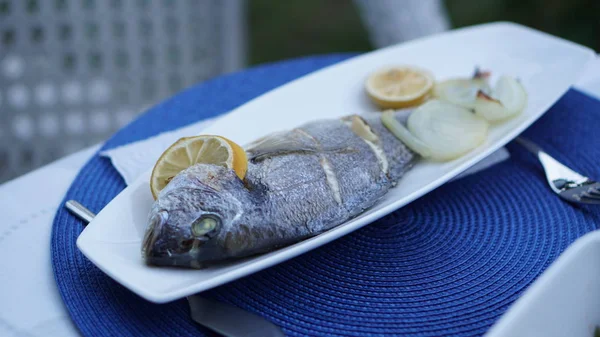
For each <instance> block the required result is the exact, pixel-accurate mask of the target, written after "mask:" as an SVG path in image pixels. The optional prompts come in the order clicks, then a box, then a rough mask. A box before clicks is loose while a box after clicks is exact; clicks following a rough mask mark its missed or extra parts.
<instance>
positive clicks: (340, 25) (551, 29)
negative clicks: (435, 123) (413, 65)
mask: <svg viewBox="0 0 600 337" xmlns="http://www.w3.org/2000/svg"><path fill="white" fill-rule="evenodd" d="M371 1H378V0H371ZM397 1H403V0H397ZM422 1H429V0H422ZM445 5H446V8H447V10H448V14H449V16H450V20H451V23H452V26H453V27H464V26H470V25H475V24H479V23H485V22H491V21H514V22H518V23H520V24H523V25H526V26H529V27H532V28H536V29H539V30H542V31H545V32H548V33H551V34H554V35H558V36H561V37H563V38H566V39H569V40H572V41H575V42H577V43H580V44H583V45H586V46H588V47H590V48H592V49H594V50H596V51H599V50H600V0H479V1H478V0H446V1H445ZM248 12H249V14H248V15H249V17H248V20H249V22H248V24H249V60H248V62H249V63H250V64H257V63H264V62H270V61H276V60H282V59H287V58H292V57H297V56H302V55H312V54H323V53H333V52H347V51H368V50H371V49H372V46H371V44H370V43H369V39H368V35H367V32H366V31H365V28H364V27H363V25H362V22H361V20H360V17H359V14H358V12H357V8H356V7H355V5H354V3H353V2H352V0H249V1H248Z"/></svg>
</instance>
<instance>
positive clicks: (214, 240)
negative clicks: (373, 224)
mask: <svg viewBox="0 0 600 337" xmlns="http://www.w3.org/2000/svg"><path fill="white" fill-rule="evenodd" d="M361 118H363V120H364V122H365V123H366V124H367V125H368V126H369V127H370V129H371V131H372V132H373V134H375V136H376V137H375V139H369V140H367V139H365V138H363V137H361V136H359V135H357V134H356V133H355V132H354V131H353V130H352V129H351V128H350V127H349V124H348V120H347V119H337V120H322V121H315V122H312V123H308V124H305V125H303V126H300V127H299V128H297V129H293V130H291V131H287V132H279V133H275V134H272V135H269V136H266V137H263V138H261V139H259V140H257V141H256V142H254V143H252V144H250V145H249V146H247V147H246V152H247V154H248V158H249V163H248V171H247V173H246V178H245V181H244V182H242V181H241V180H240V179H239V178H237V176H236V175H235V173H234V172H233V171H232V170H229V169H226V168H224V167H219V166H214V165H206V164H198V165H194V166H192V167H190V168H188V169H186V170H184V171H182V172H181V173H180V174H178V175H177V176H176V177H175V178H174V179H173V180H172V181H171V182H170V183H169V184H168V185H167V187H165V189H164V190H163V191H162V192H161V193H160V195H159V198H158V200H157V201H156V202H155V204H154V206H153V208H152V211H151V213H150V217H149V227H148V230H147V233H146V237H145V239H144V244H143V249H142V252H143V255H144V258H145V260H146V262H147V263H148V264H153V265H171V266H185V267H192V268H203V267H205V266H207V265H210V264H212V263H216V262H219V261H223V260H227V259H231V258H239V257H244V256H250V255H255V254H258V253H263V252H267V251H270V250H273V249H277V248H280V247H283V246H287V245H290V244H293V243H295V242H298V241H301V240H304V239H306V238H309V237H311V236H315V235H318V234H320V233H322V232H324V231H327V230H329V229H331V228H333V227H335V226H337V225H339V224H342V223H344V222H345V221H347V220H348V219H350V218H352V217H354V216H356V215H358V214H360V213H362V212H364V211H365V210H366V209H368V208H369V207H371V206H373V205H374V204H375V203H376V202H377V201H378V200H379V199H381V198H382V197H383V196H384V195H385V194H386V193H387V192H388V191H389V189H390V188H391V187H392V186H393V185H394V184H395V183H396V182H397V180H398V179H400V178H401V177H402V175H403V174H404V173H405V172H406V171H407V170H409V169H410V167H411V166H412V164H413V161H414V159H415V154H414V153H413V152H412V151H410V150H409V149H408V148H407V147H406V146H405V145H404V144H403V143H401V142H400V141H399V140H398V139H397V138H396V137H395V136H393V134H391V133H390V132H389V131H387V129H386V128H385V126H383V124H382V123H381V121H380V118H379V116H378V115H375V114H373V115H367V116H364V117H361ZM399 118H401V117H400V115H399ZM207 218H210V219H212V220H210V221H208V220H206V219H207ZM204 223H210V224H213V223H216V224H217V225H215V228H212V229H211V230H210V231H209V232H207V233H204V230H201V231H200V233H198V230H196V231H194V230H192V228H199V227H202V226H204V225H202V224H204ZM202 228H203V227H202ZM199 234H201V235H199Z"/></svg>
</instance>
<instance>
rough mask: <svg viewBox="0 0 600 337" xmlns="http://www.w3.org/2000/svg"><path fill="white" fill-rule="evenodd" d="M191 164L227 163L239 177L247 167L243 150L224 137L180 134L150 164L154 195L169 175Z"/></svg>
mask: <svg viewBox="0 0 600 337" xmlns="http://www.w3.org/2000/svg"><path fill="white" fill-rule="evenodd" d="M195 164H214V165H221V166H224V167H227V168H229V169H232V170H233V171H234V172H235V174H236V175H237V176H238V177H239V178H240V179H242V180H243V179H244V177H245V176H246V171H247V170H248V159H247V158H246V151H244V149H243V148H242V147H241V146H239V145H238V144H236V143H234V142H233V141H231V140H229V139H227V138H225V137H221V136H206V135H202V136H194V137H185V138H180V139H179V140H178V141H176V142H175V143H174V144H173V145H171V146H170V147H169V148H168V149H166V150H165V152H163V154H162V155H161V156H160V158H158V161H157V162H156V164H155V165H154V169H153V170H152V176H151V177H150V190H151V191H152V196H153V197H154V199H156V198H157V197H158V194H159V193H160V191H161V190H162V189H163V188H165V186H167V184H168V183H169V182H170V181H171V179H173V177H175V176H176V175H177V174H178V173H179V172H181V171H183V170H185V169H187V168H188V167H190V166H192V165H195Z"/></svg>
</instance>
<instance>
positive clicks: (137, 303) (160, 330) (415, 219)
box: [52, 55, 600, 336]
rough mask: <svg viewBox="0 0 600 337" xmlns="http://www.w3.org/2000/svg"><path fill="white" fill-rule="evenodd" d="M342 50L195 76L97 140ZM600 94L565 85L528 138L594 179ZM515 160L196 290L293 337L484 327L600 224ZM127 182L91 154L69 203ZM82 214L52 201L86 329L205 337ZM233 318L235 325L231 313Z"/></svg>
mask: <svg viewBox="0 0 600 337" xmlns="http://www.w3.org/2000/svg"><path fill="white" fill-rule="evenodd" d="M348 57H350V55H330V56H321V57H311V58H302V59H296V60H292V61H287V62H281V63H275V64H269V65H265V66H261V67H256V68H252V69H249V70H246V71H243V72H239V73H234V74H230V75H226V76H222V77H219V78H216V79H213V80H211V81H207V82H204V83H202V84H199V85H197V86H195V87H193V88H190V89H189V90H187V91H185V92H183V93H181V94H179V95H177V96H175V97H173V98H171V99H170V100H168V101H166V102H164V103H162V104H160V105H158V106H156V107H155V108H153V109H151V110H150V111H148V112H147V113H145V114H144V115H142V116H141V117H140V118H139V119H137V120H136V121H135V122H133V123H131V124H130V125H129V126H127V127H125V128H124V129H122V130H121V131H119V132H118V133H117V134H116V135H115V136H114V137H112V138H111V139H110V140H109V141H108V142H107V143H106V145H105V146H104V149H107V148H112V147H115V146H117V145H122V144H126V143H130V142H132V141H136V140H140V139H144V138H147V137H149V136H152V135H155V134H157V133H159V132H162V131H166V130H169V129H174V128H178V127H181V126H183V125H186V124H189V123H192V122H195V121H198V120H200V119H203V118H207V117H212V116H216V115H218V114H221V113H224V112H226V111H229V110H231V109H233V108H235V107H237V106H239V105H241V104H243V103H245V102H247V101H248V100H250V99H252V98H254V97H256V96H258V95H260V94H262V93H264V92H266V91H268V90H270V89H273V88H275V87H277V86H280V85H282V84H284V83H286V82H288V81H290V80H292V79H295V78H297V77H299V76H302V75H304V74H307V73H309V72H312V71H314V70H317V69H320V68H322V67H325V66H327V65H330V64H333V63H336V62H339V61H341V60H344V59H346V58H348ZM598 125H600V102H598V101H596V100H594V99H592V98H590V97H588V96H586V95H584V94H582V93H580V92H577V91H574V90H571V91H569V92H568V93H567V94H566V95H565V96H564V97H563V98H562V99H561V100H560V101H559V102H558V103H557V104H556V105H555V106H554V107H553V108H552V109H551V110H550V111H549V112H548V113H547V114H546V115H545V116H544V117H543V118H542V119H541V120H540V121H538V122H537V123H536V124H535V125H534V126H532V127H531V128H530V129H529V130H527V132H526V133H525V134H526V136H527V137H529V138H530V139H532V140H533V141H535V142H537V143H538V144H540V145H541V146H542V147H544V148H546V149H547V150H548V152H550V153H551V154H552V155H555V156H556V157H557V159H559V160H561V161H563V162H564V163H566V164H567V165H570V166H572V167H574V168H576V169H577V170H579V171H581V172H582V173H584V174H586V175H590V176H595V177H600V146H598V141H599V140H600V139H599V137H598ZM509 150H510V152H511V159H510V160H508V161H506V162H503V163H501V164H498V165H496V166H494V167H492V168H490V169H488V170H485V171H483V172H480V173H478V174H475V175H472V176H469V177H467V178H464V179H461V180H459V181H455V182H451V183H448V184H446V185H444V186H442V187H440V188H438V189H437V190H435V191H434V192H432V193H430V194H428V195H426V196H425V197H423V198H421V199H419V200H417V201H415V202H413V203H412V204H410V205H408V206H406V207H404V208H402V209H400V210H398V211H397V212H395V213H393V214H391V215H389V216H387V217H385V218H383V219H381V220H379V221H376V222H375V223H373V224H371V225H369V226H366V227H365V228H363V229H361V230H358V231H356V232H354V233H352V234H350V235H348V236H345V237H343V238H341V239H339V240H337V241H334V242H332V243H330V244H328V245H326V246H323V247H321V248H319V249H316V250H314V251H312V252H309V253H307V254H304V255H302V256H300V257H297V258H295V259H293V260H291V261H288V262H285V263H283V264H280V265H278V266H275V267H272V268H269V269H267V270H264V271H262V272H259V273H256V274H254V275H251V276H249V277H246V278H243V279H241V280H238V281H235V282H232V283H229V284H227V285H224V286H221V287H219V288H216V289H213V290H210V291H207V292H205V293H204V294H205V295H206V296H207V297H211V298H216V299H218V300H220V301H224V302H229V303H232V304H234V305H237V306H239V307H241V308H244V309H246V310H249V311H252V312H255V313H257V314H259V315H261V316H264V317H266V318H267V319H269V320H271V321H272V322H274V323H275V324H277V325H279V326H281V327H283V329H284V331H285V332H286V334H288V335H290V336H304V335H309V336H318V335H384V334H388V335H406V336H442V335H455V336H476V335H482V334H483V333H485V331H486V330H487V329H488V328H489V327H490V326H491V325H492V324H493V323H494V322H495V321H496V320H497V319H498V317H499V316H500V315H502V313H504V312H505V311H506V309H507V308H508V306H509V305H510V304H511V303H512V302H513V301H514V300H515V299H517V297H518V296H519V294H521V293H522V291H523V290H524V289H525V288H526V287H527V286H528V285H529V284H530V283H531V282H532V281H533V280H535V278H536V277H537V276H539V275H540V273H542V272H543V271H544V269H545V268H546V267H548V265H549V264H550V263H551V262H552V261H554V260H555V259H556V257H557V256H558V255H559V254H560V253H561V252H562V251H563V250H564V249H565V248H566V247H567V246H568V245H569V244H570V243H571V242H573V241H574V240H575V239H577V238H578V237H580V236H582V235H583V234H585V233H587V232H589V231H592V230H594V229H596V228H597V227H598V226H599V225H600V207H596V208H593V207H588V206H573V205H570V204H567V203H565V202H563V201H561V200H559V199H558V198H557V197H555V196H554V195H553V194H552V193H551V192H550V191H549V189H548V187H547V186H546V183H545V179H544V176H543V172H542V170H541V167H540V165H539V164H538V163H537V162H536V161H535V160H534V158H533V156H531V155H530V154H528V153H526V152H524V151H523V150H522V149H521V148H519V147H516V146H513V145H510V146H509ZM123 188H125V184H124V183H123V181H122V179H121V178H120V176H119V175H118V174H117V172H116V171H115V170H114V169H113V168H112V166H111V164H110V163H109V161H108V160H107V159H105V158H100V157H98V156H97V155H95V156H94V157H93V158H92V159H91V160H90V161H89V162H88V163H87V164H86V165H85V167H84V168H83V169H82V170H81V172H80V173H79V175H78V176H77V178H76V179H75V181H74V182H73V184H72V186H71V188H70V189H69V191H68V193H67V195H66V198H65V200H67V199H76V200H79V201H81V202H82V203H83V204H84V205H87V206H89V207H90V209H91V210H92V211H94V212H98V211H100V210H101V209H102V208H103V207H104V206H105V205H106V204H107V203H108V202H109V201H110V200H111V199H112V198H114V197H115V196H116V195H117V194H118V193H119V192H120V191H121V190H122V189H123ZM82 230H83V225H82V223H81V221H79V220H77V219H75V218H74V217H72V216H71V215H70V214H69V213H68V212H67V211H65V210H64V209H63V208H61V209H59V210H58V212H57V214H56V217H55V220H54V227H53V232H52V264H53V267H54V274H55V278H56V283H57V285H58V288H59V290H60V293H61V295H62V298H63V300H64V302H65V305H66V307H67V308H68V310H69V313H70V315H71V318H72V319H73V321H74V322H75V324H76V326H77V327H78V328H79V330H80V332H81V333H82V334H83V335H85V336H109V335H110V336H116V335H119V336H127V335H135V336H151V335H159V336H188V335H193V336H202V335H210V334H211V333H210V332H209V331H207V330H206V329H204V328H203V327H200V326H198V325H196V324H195V323H193V322H192V320H191V319H190V318H189V310H188V306H187V302H186V300H179V301H175V302H172V303H169V304H163V305H158V304H152V303H149V302H147V301H145V300H143V299H142V298H140V297H138V296H137V295H135V294H133V293H131V292H130V291H128V290H127V289H125V288H124V287H122V286H120V285H119V284H117V283H116V282H114V281H113V280H112V279H110V278H109V277H108V276H106V275H104V274H103V273H102V272H101V271H100V270H99V269H97V268H96V267H95V266H94V265H93V264H92V263H91V262H89V261H88V260H87V259H86V258H85V257H83V255H82V254H81V253H80V252H79V250H78V249H77V248H76V246H75V241H76V239H77V236H78V235H79V233H81V231H82ZM232 324H234V322H232Z"/></svg>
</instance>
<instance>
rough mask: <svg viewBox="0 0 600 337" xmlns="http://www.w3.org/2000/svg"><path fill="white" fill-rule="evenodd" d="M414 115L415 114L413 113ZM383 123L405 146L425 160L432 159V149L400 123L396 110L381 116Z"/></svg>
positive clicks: (387, 111)
mask: <svg viewBox="0 0 600 337" xmlns="http://www.w3.org/2000/svg"><path fill="white" fill-rule="evenodd" d="M413 113H414V112H413ZM381 123H383V125H384V126H385V127H386V128H387V129H388V130H389V131H390V132H391V133H392V134H393V135H394V136H396V138H398V139H399V140H400V141H401V142H402V143H404V145H406V146H408V147H409V148H410V149H411V150H413V151H415V152H416V153H418V154H419V155H421V156H422V157H424V158H429V157H431V152H432V151H431V148H429V146H427V145H426V144H425V143H423V142H422V141H421V140H419V139H418V138H417V137H415V136H413V135H412V134H411V133H410V131H408V129H407V128H406V127H405V126H404V125H402V123H400V122H399V121H398V120H397V119H396V117H395V112H394V110H386V111H384V112H383V114H382V115H381Z"/></svg>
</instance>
